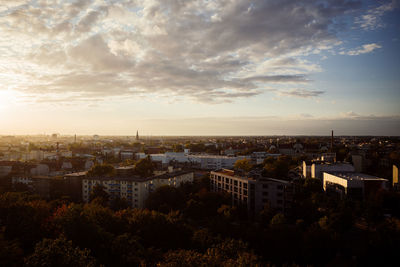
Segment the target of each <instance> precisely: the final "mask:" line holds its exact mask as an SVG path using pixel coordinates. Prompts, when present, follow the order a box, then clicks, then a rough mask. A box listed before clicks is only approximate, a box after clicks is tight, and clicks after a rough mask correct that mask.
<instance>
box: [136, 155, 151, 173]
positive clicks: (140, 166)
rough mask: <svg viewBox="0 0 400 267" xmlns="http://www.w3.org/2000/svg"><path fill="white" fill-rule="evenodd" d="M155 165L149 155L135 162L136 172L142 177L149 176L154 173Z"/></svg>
mask: <svg viewBox="0 0 400 267" xmlns="http://www.w3.org/2000/svg"><path fill="white" fill-rule="evenodd" d="M153 170H154V165H153V162H152V161H151V159H150V156H147V157H146V158H144V159H141V160H139V161H138V162H137V163H136V164H135V172H136V174H138V175H140V176H142V177H149V176H151V175H152V174H153Z"/></svg>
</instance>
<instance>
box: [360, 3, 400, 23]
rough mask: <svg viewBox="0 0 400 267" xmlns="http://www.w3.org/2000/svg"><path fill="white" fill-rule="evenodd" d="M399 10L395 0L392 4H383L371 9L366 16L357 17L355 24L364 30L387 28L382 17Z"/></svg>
mask: <svg viewBox="0 0 400 267" xmlns="http://www.w3.org/2000/svg"><path fill="white" fill-rule="evenodd" d="M395 8H397V1H395V0H393V1H391V2H390V3H384V4H381V5H380V6H378V7H375V8H372V9H369V10H368V11H367V13H366V14H364V15H362V16H360V17H357V18H356V19H355V23H356V24H358V25H359V26H360V27H361V28H362V29H364V30H375V29H378V28H383V27H385V24H384V23H383V21H382V16H383V15H384V14H385V13H386V12H389V11H392V10H394V9H395Z"/></svg>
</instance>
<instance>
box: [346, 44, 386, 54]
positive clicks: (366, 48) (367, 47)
mask: <svg viewBox="0 0 400 267" xmlns="http://www.w3.org/2000/svg"><path fill="white" fill-rule="evenodd" d="M378 48H382V46H381V45H379V44H375V43H372V44H365V45H363V46H361V47H359V48H357V49H354V50H350V51H347V52H345V51H342V52H340V53H339V54H341V55H349V56H358V55H361V54H368V53H371V52H372V51H374V50H376V49H378Z"/></svg>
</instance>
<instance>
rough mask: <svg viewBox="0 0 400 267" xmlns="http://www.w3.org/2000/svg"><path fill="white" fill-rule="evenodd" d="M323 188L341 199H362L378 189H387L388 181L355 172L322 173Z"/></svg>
mask: <svg viewBox="0 0 400 267" xmlns="http://www.w3.org/2000/svg"><path fill="white" fill-rule="evenodd" d="M323 186H324V190H325V192H327V193H336V194H338V195H339V196H340V197H341V198H343V197H344V196H345V195H347V196H349V197H351V198H355V199H364V198H365V197H366V196H368V195H369V194H371V193H373V192H376V191H377V190H379V189H385V190H386V189H387V188H388V180H387V179H383V178H379V177H376V176H372V175H367V174H363V173H356V172H330V173H328V172H324V174H323Z"/></svg>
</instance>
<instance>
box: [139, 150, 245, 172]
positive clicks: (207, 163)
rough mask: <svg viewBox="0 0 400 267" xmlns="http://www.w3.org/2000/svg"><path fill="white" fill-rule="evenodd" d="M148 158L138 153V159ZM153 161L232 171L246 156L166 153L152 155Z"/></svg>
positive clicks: (165, 164)
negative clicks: (237, 162) (238, 161)
mask: <svg viewBox="0 0 400 267" xmlns="http://www.w3.org/2000/svg"><path fill="white" fill-rule="evenodd" d="M145 157H147V155H146V154H145V153H136V158H138V159H142V158H145ZM150 158H151V160H152V161H155V162H161V163H162V165H164V166H167V165H170V163H171V162H177V163H186V164H188V165H191V166H192V167H196V168H200V169H204V170H218V169H225V168H226V169H231V168H233V165H235V163H236V161H237V160H240V159H245V158H247V157H246V156H238V157H228V156H220V155H207V154H188V153H185V152H165V153H164V154H150ZM249 159H250V158H249Z"/></svg>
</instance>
